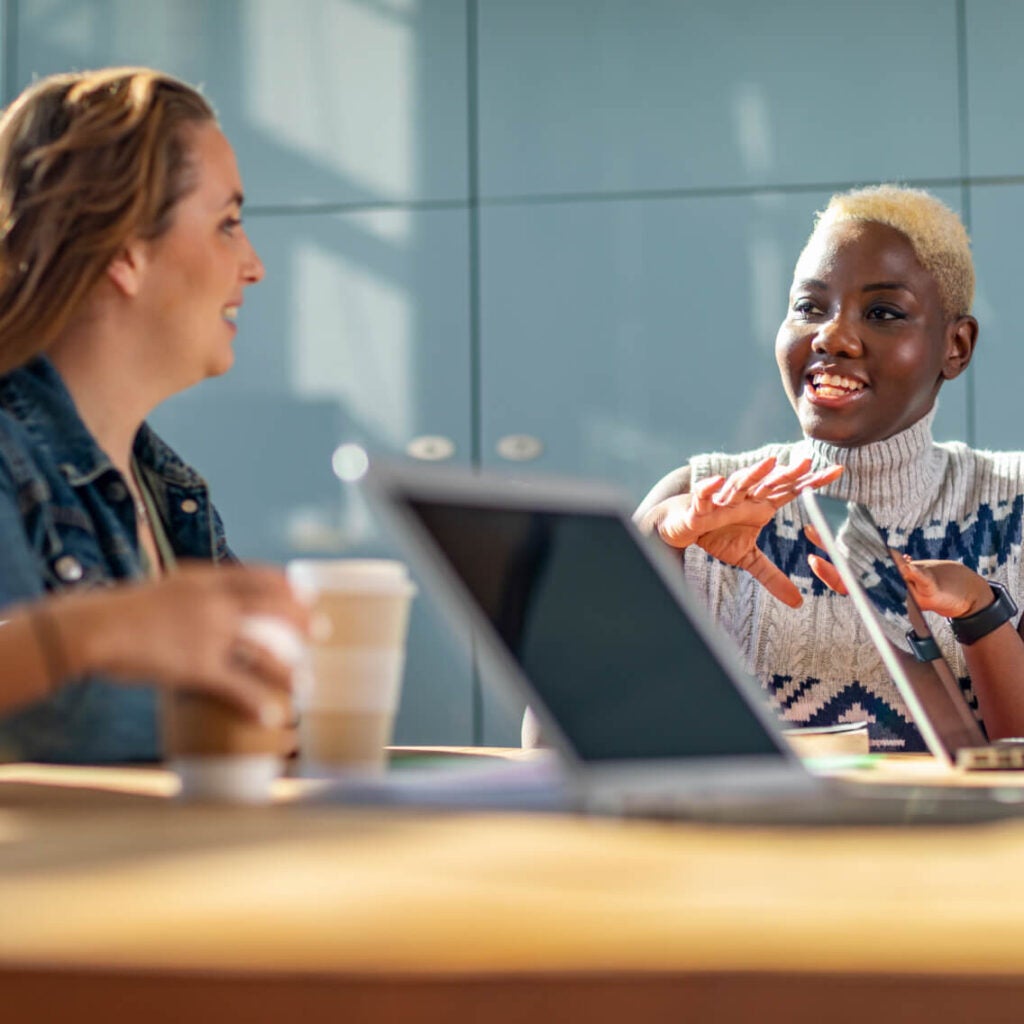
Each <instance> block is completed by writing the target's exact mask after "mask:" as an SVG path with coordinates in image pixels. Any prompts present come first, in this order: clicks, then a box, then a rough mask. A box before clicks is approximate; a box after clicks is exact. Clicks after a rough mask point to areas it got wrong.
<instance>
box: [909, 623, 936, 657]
mask: <svg viewBox="0 0 1024 1024" xmlns="http://www.w3.org/2000/svg"><path fill="white" fill-rule="evenodd" d="M907 643H908V644H910V651H911V653H912V654H913V655H914V657H915V658H916V659H917V660H918V661H936V660H938V659H939V658H941V657H942V651H940V650H939V644H938V641H937V640H936V639H935V637H933V636H932V635H931V633H929V634H928V635H927V636H918V635H917V634H916V633H915V632H914V631H913V630H912V629H911V630H908V632H907Z"/></svg>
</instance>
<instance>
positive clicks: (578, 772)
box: [367, 466, 1024, 822]
mask: <svg viewBox="0 0 1024 1024" xmlns="http://www.w3.org/2000/svg"><path fill="white" fill-rule="evenodd" d="M367 485H368V489H369V491H370V494H371V496H372V497H375V498H376V499H377V501H378V503H379V505H380V506H381V508H382V510H383V511H384V512H386V514H387V515H388V517H389V518H390V520H391V522H392V524H393V526H394V527H395V529H396V531H397V533H398V534H399V535H400V538H401V539H402V540H403V541H404V542H405V544H406V546H407V548H408V550H409V552H410V555H411V557H412V558H413V561H414V562H415V563H416V565H417V566H418V568H419V569H420V570H421V572H422V574H423V576H424V581H425V582H426V584H427V585H428V587H430V588H431V589H432V590H433V591H434V592H435V593H436V594H437V596H438V597H439V598H440V599H441V601H442V603H443V604H444V606H445V607H446V609H447V611H448V612H449V614H450V615H452V616H454V618H455V619H456V621H458V622H459V623H460V624H465V623H466V622H467V621H468V622H469V623H470V624H471V625H472V626H473V627H474V628H475V631H476V636H477V639H478V644H479V649H480V651H481V655H482V661H483V668H484V670H485V672H486V675H487V677H488V680H489V681H490V682H492V683H493V684H497V685H499V686H502V687H506V688H508V689H509V690H510V691H511V692H512V693H513V694H514V695H516V696H518V697H519V698H521V699H523V700H525V701H526V702H528V703H529V704H530V705H531V707H533V709H534V710H535V711H536V713H537V715H538V717H539V719H540V721H541V724H542V728H543V731H544V735H545V737H546V739H547V741H548V742H549V743H550V744H551V745H552V746H553V747H554V748H555V750H556V751H557V753H558V755H559V757H560V759H561V762H562V765H563V768H564V772H565V775H566V778H567V780H568V783H569V790H570V793H571V794H572V798H573V801H574V803H576V805H578V806H580V807H582V808H585V809H590V810H600V811H610V812H613V813H630V812H633V813H654V814H678V815H682V816H687V815H693V816H699V817H705V818H707V817H712V818H729V819H734V818H735V819H739V820H750V821H754V820H758V821H780V820H808V821H844V820H851V821H863V820H867V821H880V822H881V821H907V820H916V819H921V820H970V819H975V818H979V817H982V818H984V817H991V816H997V817H998V816H1004V815H1005V814H1007V813H1008V812H1009V811H1010V810H1012V808H1008V807H1007V805H1005V804H1002V803H1000V802H997V801H986V800H984V799H978V798H977V797H976V794H977V792H978V791H977V790H975V791H973V794H972V795H970V796H969V795H968V794H966V793H965V792H963V791H953V792H952V793H950V792H945V791H939V790H937V789H935V788H922V789H921V790H916V791H914V792H913V793H910V794H908V793H900V794H897V793H895V792H894V791H893V790H891V789H889V788H888V787H866V790H868V791H869V792H870V795H869V796H868V797H867V798H866V799H862V798H860V797H858V796H856V795H853V794H852V793H851V791H850V789H849V788H846V787H844V786H843V785H842V784H841V783H836V782H832V781H829V780H822V779H819V778H817V777H815V776H813V775H811V774H810V773H809V772H808V771H807V770H806V769H805V767H804V766H803V764H802V763H801V762H800V760H799V759H798V758H797V757H796V756H795V755H794V754H793V753H792V752H791V751H790V750H789V747H788V745H787V743H786V741H785V739H784V737H783V735H782V730H781V727H780V725H779V723H778V721H777V719H776V717H775V714H774V712H773V711H772V709H771V708H770V707H769V706H768V705H767V702H766V699H765V698H764V696H763V694H762V692H761V689H760V687H759V685H758V684H757V682H756V681H755V680H754V679H753V678H752V677H750V676H749V674H748V673H747V672H746V671H745V669H744V668H743V666H742V664H740V662H739V660H738V658H737V656H736V655H735V653H734V650H733V645H732V643H731V642H730V641H729V640H728V638H727V637H726V636H725V635H724V634H723V633H722V632H721V631H720V630H719V629H718V628H717V627H716V626H715V625H714V624H713V623H712V622H711V621H710V620H709V619H708V617H707V615H706V613H705V611H704V610H703V608H702V607H700V606H699V604H698V603H697V602H696V600H695V599H694V598H693V597H692V596H691V595H690V594H689V593H688V591H687V589H686V584H685V581H684V579H683V575H682V571H681V568H680V567H679V565H678V563H677V562H676V561H675V560H674V559H672V558H671V556H670V555H669V554H668V553H667V552H666V551H664V550H662V549H661V547H660V545H658V544H657V543H656V542H654V541H651V540H649V539H647V538H645V537H643V536H642V535H641V534H640V533H639V532H638V531H637V529H636V527H635V526H634V525H633V523H632V521H631V520H630V518H629V515H628V513H627V511H626V503H625V502H624V501H623V499H622V498H621V496H619V495H618V494H617V493H615V492H611V491H609V490H608V489H606V488H603V487H594V486H590V485H584V484H582V483H555V482H543V483H541V482H537V481H533V482H530V483H524V482H519V481H515V482H513V481H508V480H502V479H500V478H495V477H484V476H479V475H471V474H469V473H465V472H453V471H443V470H442V471H438V469H437V468H436V467H431V468H429V469H427V470H424V469H422V468H420V467H406V466H403V467H398V466H391V467H381V466H376V467H374V468H372V469H371V472H370V475H369V477H368V479H367ZM1022 795H1024V794H1022ZM907 797H909V798H910V799H909V800H908V799H907ZM950 797H951V798H952V799H950Z"/></svg>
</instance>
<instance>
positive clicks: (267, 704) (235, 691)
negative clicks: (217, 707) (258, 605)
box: [181, 639, 292, 729]
mask: <svg viewBox="0 0 1024 1024" xmlns="http://www.w3.org/2000/svg"><path fill="white" fill-rule="evenodd" d="M181 685H182V686H183V687H185V688H187V689H194V690H197V691H202V692H205V693H209V694H211V695H213V696H217V697H220V698H221V699H223V700H225V701H227V702H229V703H230V704H232V705H234V706H235V707H237V708H238V709H239V710H241V711H242V712H243V713H244V714H245V715H246V716H247V717H249V718H252V719H253V720H255V721H257V722H259V723H260V724H261V725H263V726H266V727H267V728H273V729H276V728H280V727H282V726H284V725H286V724H287V720H288V708H289V703H290V700H289V698H290V693H291V689H292V671H291V669H290V668H289V667H288V666H287V665H284V664H283V663H282V662H280V661H278V660H277V659H276V658H275V657H274V656H273V655H272V654H271V653H270V652H269V651H268V650H266V648H264V647H262V646H261V645H260V644H257V643H252V642H251V641H248V640H245V639H236V640H234V641H233V642H232V643H231V644H230V645H229V646H227V647H226V649H225V650H224V653H223V655H222V657H221V664H220V665H219V666H217V667H216V668H215V669H212V670H207V671H206V672H204V673H203V675H202V677H201V682H199V681H197V682H193V681H187V682H183V683H182V684H181Z"/></svg>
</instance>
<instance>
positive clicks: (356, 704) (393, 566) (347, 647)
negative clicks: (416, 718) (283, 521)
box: [288, 559, 416, 775]
mask: <svg viewBox="0 0 1024 1024" xmlns="http://www.w3.org/2000/svg"><path fill="white" fill-rule="evenodd" d="M288 578H289V580H290V581H291V583H292V586H293V587H294V588H295V590H296V591H297V592H298V593H299V594H300V595H302V596H304V597H305V598H306V599H307V600H308V601H309V602H310V604H311V605H312V607H313V618H314V626H313V642H312V644H311V645H310V651H309V658H308V661H307V664H306V667H305V670H304V671H302V672H301V678H300V681H299V684H298V688H297V694H298V704H299V756H300V760H301V763H302V768H303V771H304V773H305V774H308V775H325V774H326V775H330V774H335V773H337V772H360V773H377V772H380V771H382V770H383V769H384V767H385V765H386V762H387V750H386V748H387V746H388V744H389V743H390V742H391V736H392V733H393V731H394V722H395V714H396V713H397V711H398V705H399V700H400V698H401V687H402V672H403V670H404V667H405V645H406V636H407V633H408V626H409V606H410V602H411V600H412V597H413V596H414V594H415V593H416V587H415V585H414V584H413V583H412V582H411V580H410V579H409V574H408V570H407V569H406V567H405V565H404V564H403V563H401V562H396V561H391V560H387V559H324V560H315V559H300V560H297V561H293V562H290V563H289V564H288Z"/></svg>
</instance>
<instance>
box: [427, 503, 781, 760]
mask: <svg viewBox="0 0 1024 1024" xmlns="http://www.w3.org/2000/svg"><path fill="white" fill-rule="evenodd" d="M407 508H408V509H409V510H410V511H412V512H413V513H414V515H415V516H416V517H417V519H418V520H419V521H420V523H421V525H422V526H423V527H424V528H425V530H426V531H427V532H428V533H429V534H430V535H431V537H432V538H433V539H434V541H435V543H436V544H437V546H438V547H439V548H440V549H441V550H442V551H443V552H444V554H445V556H446V558H447V559H448V560H449V562H450V564H451V566H452V567H453V569H454V570H455V572H456V573H457V574H458V576H459V578H460V579H461V581H462V583H463V584H464V585H465V587H466V588H467V589H468V590H469V591H470V593H471V594H472V596H473V598H474V600H475V602H476V604H477V605H478V607H479V608H480V609H481V610H482V611H483V612H484V614H485V615H486V616H487V618H488V619H489V620H490V622H491V624H492V625H493V626H494V628H495V630H496V632H497V633H498V634H499V636H500V637H501V639H502V641H503V642H504V645H505V646H506V647H507V649H508V652H509V653H510V654H511V656H512V657H513V658H514V659H515V660H516V661H517V662H518V664H519V666H520V668H521V670H522V672H523V674H524V675H525V676H526V678H528V679H529V680H530V682H531V684H532V685H533V687H534V689H535V690H536V692H537V694H538V696H539V697H540V698H541V699H542V700H543V701H544V703H545V704H546V705H547V710H548V712H549V714H550V716H551V718H553V719H554V720H555V721H556V722H557V723H558V725H559V726H560V728H561V730H562V733H563V734H564V736H565V738H566V739H567V740H568V741H569V743H570V744H571V745H572V746H573V747H574V748H575V750H576V753H577V754H578V756H579V757H580V758H581V759H582V760H583V761H590V762H594V761H629V760H633V759H636V760H650V759H658V760H660V759H665V760H677V759H680V758H707V757H725V756H727V757H736V756H737V755H740V756H743V755H760V756H764V755H780V751H779V748H778V747H777V746H776V744H775V741H774V740H773V738H772V736H771V735H770V734H769V732H768V731H766V729H765V726H764V724H763V723H762V722H761V721H760V720H759V719H758V717H757V715H756V714H755V713H754V711H753V710H752V709H751V707H750V706H749V704H748V703H747V701H746V700H745V699H744V698H743V696H741V694H740V693H739V692H738V690H737V688H736V686H735V684H734V683H733V681H732V679H731V678H730V676H729V674H728V673H727V672H726V670H725V669H724V668H723V666H722V665H721V664H720V663H719V662H718V661H717V660H716V658H715V656H714V654H713V653H712V651H711V650H710V649H709V647H708V644H707V642H706V641H705V639H704V638H703V637H702V636H701V635H700V633H699V632H698V630H697V629H696V628H695V627H694V625H693V623H692V622H690V621H689V620H688V619H687V618H686V617H684V616H683V615H682V614H680V611H681V610H680V606H679V603H678V601H677V600H676V598H675V597H674V596H673V594H672V592H671V591H670V589H669V588H668V587H667V586H666V583H665V581H664V580H663V579H662V578H661V576H660V574H659V572H658V571H657V570H656V569H655V567H654V565H653V564H652V563H651V562H650V561H649V560H648V559H645V558H643V557H638V551H637V544H638V538H637V537H635V536H633V535H631V532H630V531H631V525H630V524H629V523H628V522H626V521H624V520H623V519H622V518H621V517H618V516H614V515H610V514H588V513H585V512H578V511H572V512H558V511H544V512H539V511H536V510H531V509H528V508H523V509H521V510H520V509H510V508H500V509H496V508H489V507H483V506H474V505H472V504H469V503H462V504H458V503H453V502H451V501H444V502H441V501H430V500H424V499H422V498H412V499H409V500H408V503H407ZM583 689H585V691H586V692H585V694H584V693H582V692H581V690H583ZM780 756H781V755H780Z"/></svg>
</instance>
